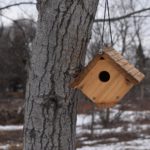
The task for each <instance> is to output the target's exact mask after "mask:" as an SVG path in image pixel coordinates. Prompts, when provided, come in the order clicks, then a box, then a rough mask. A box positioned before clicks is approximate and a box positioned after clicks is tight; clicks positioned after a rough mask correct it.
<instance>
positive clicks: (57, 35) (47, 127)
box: [24, 0, 98, 150]
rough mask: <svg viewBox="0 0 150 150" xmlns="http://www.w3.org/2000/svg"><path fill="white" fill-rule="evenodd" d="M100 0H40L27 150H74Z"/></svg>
mask: <svg viewBox="0 0 150 150" xmlns="http://www.w3.org/2000/svg"><path fill="white" fill-rule="evenodd" d="M97 5H98V0H39V1H38V4H37V8H38V11H39V17H38V26H37V33H36V38H35V40H34V42H33V47H32V51H31V60H30V69H29V78H28V82H27V88H26V105H25V123H24V150H74V149H75V128H76V127H75V126H76V103H77V99H76V97H77V92H76V91H75V90H72V89H70V88H69V86H68V85H69V83H70V81H71V79H72V73H73V72H74V70H75V68H76V67H78V65H79V64H80V63H81V58H82V57H81V56H84V55H85V52H86V47H87V43H88V40H89V38H90V35H91V28H92V24H93V19H94V16H95V13H96V9H97Z"/></svg>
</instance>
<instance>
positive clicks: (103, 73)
mask: <svg viewBox="0 0 150 150" xmlns="http://www.w3.org/2000/svg"><path fill="white" fill-rule="evenodd" d="M109 79H110V74H109V72H107V71H101V72H100V73H99V80H100V81H102V82H108V81H109Z"/></svg>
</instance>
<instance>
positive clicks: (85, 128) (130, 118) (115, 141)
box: [0, 109, 150, 150]
mask: <svg viewBox="0 0 150 150" xmlns="http://www.w3.org/2000/svg"><path fill="white" fill-rule="evenodd" d="M116 113H118V110H117V109H112V110H111V116H110V118H113V117H114V116H115V114H116ZM144 119H146V120H149V122H150V111H124V112H122V115H121V120H122V121H125V122H126V124H120V125H118V126H116V127H113V126H112V127H110V128H103V127H102V125H101V124H100V117H99V113H97V114H96V116H95V122H97V124H96V125H95V126H94V136H97V137H98V136H102V138H94V139H93V140H91V139H89V137H88V136H87V135H90V134H91V131H90V129H89V127H90V125H91V120H92V117H91V115H85V114H84V115H83V114H81V115H78V117H77V139H78V140H79V141H80V143H81V146H82V147H80V148H77V150H150V133H149V132H150V123H149V122H145V123H142V124H140V123H139V120H144ZM22 129H23V126H22V125H19V126H17V125H9V126H0V131H15V130H22ZM148 131H149V132H148ZM128 133H129V134H130V135H132V133H133V135H134V134H136V135H137V137H136V136H135V137H133V138H131V139H129V140H124V139H121V140H120V139H119V137H117V136H116V137H113V135H114V134H117V135H119V134H121V135H123V136H124V135H125V136H126V134H128ZM83 135H84V136H83ZM106 135H107V136H108V135H109V136H108V137H107V136H106ZM104 136H105V138H104ZM0 149H1V150H9V145H8V144H7V143H6V144H5V145H2V146H1V145H0Z"/></svg>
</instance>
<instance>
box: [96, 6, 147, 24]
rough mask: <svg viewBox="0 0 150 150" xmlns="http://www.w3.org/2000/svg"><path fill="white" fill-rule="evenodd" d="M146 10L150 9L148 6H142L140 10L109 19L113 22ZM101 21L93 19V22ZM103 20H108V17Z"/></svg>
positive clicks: (100, 20) (101, 20)
mask: <svg viewBox="0 0 150 150" xmlns="http://www.w3.org/2000/svg"><path fill="white" fill-rule="evenodd" d="M148 10H150V7H149V8H144V9H141V10H137V11H134V12H131V13H129V14H127V15H123V16H120V17H114V18H110V21H112V22H114V21H118V20H122V19H125V18H130V17H132V16H133V15H135V14H139V13H142V12H145V11H148ZM103 21H104V19H95V20H94V22H103ZM105 21H109V19H108V18H106V19H105Z"/></svg>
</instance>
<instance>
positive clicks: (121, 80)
mask: <svg viewBox="0 0 150 150" xmlns="http://www.w3.org/2000/svg"><path fill="white" fill-rule="evenodd" d="M101 73H104V76H102V80H101V78H100V74H101ZM107 73H108V74H107ZM107 75H109V79H108V81H106V80H107V79H106V76H107ZM103 80H104V81H103ZM132 86H133V84H132V83H131V82H128V81H127V80H126V79H125V77H124V75H123V74H121V73H120V71H119V70H118V69H116V68H115V67H114V65H113V64H112V63H111V62H110V61H108V60H107V58H105V56H104V59H103V60H99V61H98V62H97V63H96V65H95V66H94V67H93V68H92V69H91V70H90V71H89V73H88V74H87V75H86V77H85V78H84V79H83V80H82V82H80V84H79V86H78V88H79V89H80V90H81V91H82V92H83V93H84V94H85V95H86V96H87V97H88V98H90V99H91V100H92V101H93V102H94V103H97V104H104V103H106V104H109V103H116V102H118V101H119V100H120V99H121V98H122V97H123V96H124V95H125V94H126V93H127V92H128V91H129V89H130V88H132Z"/></svg>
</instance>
